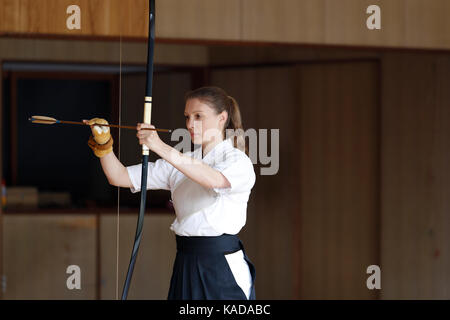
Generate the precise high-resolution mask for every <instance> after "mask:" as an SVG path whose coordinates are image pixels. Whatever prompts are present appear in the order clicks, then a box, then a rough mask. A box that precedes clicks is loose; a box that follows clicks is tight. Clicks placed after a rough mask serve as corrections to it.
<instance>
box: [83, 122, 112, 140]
mask: <svg viewBox="0 0 450 320" xmlns="http://www.w3.org/2000/svg"><path fill="white" fill-rule="evenodd" d="M95 123H97V124H108V121H106V120H105V119H102V118H93V119H91V120H89V121H88V124H89V125H90V126H91V130H92V135H93V136H94V140H95V142H97V143H98V144H105V143H107V142H108V141H109V139H110V138H111V133H110V132H109V127H103V126H93V124H95Z"/></svg>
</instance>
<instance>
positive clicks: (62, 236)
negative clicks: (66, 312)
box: [3, 214, 97, 300]
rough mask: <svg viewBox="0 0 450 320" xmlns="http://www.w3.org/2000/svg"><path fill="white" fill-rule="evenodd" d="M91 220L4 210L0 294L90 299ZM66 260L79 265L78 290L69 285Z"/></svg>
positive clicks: (92, 281)
mask: <svg viewBox="0 0 450 320" xmlns="http://www.w3.org/2000/svg"><path fill="white" fill-rule="evenodd" d="M95 228H96V219H95V216H88V215H81V216H77V215H38V216H35V215H26V214H24V215H5V217H4V229H3V232H4V235H3V241H4V242H3V247H4V252H3V254H4V258H5V260H4V274H5V276H6V279H7V289H6V292H5V294H4V298H5V299H13V300H15V299H69V300H70V299H94V298H95V296H96V263H97V257H96V250H95V248H96V237H95V232H96V231H95ZM69 265H78V266H79V267H80V269H81V289H80V290H69V289H68V288H67V287H66V280H67V278H68V277H69V274H66V269H67V267H68V266H69Z"/></svg>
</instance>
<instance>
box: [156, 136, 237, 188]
mask: <svg viewBox="0 0 450 320" xmlns="http://www.w3.org/2000/svg"><path fill="white" fill-rule="evenodd" d="M153 151H154V152H156V153H157V154H158V155H159V156H160V157H161V158H163V159H165V160H166V161H167V162H169V163H170V164H171V165H173V166H174V167H175V168H177V169H178V170H179V171H181V172H182V173H183V174H184V175H185V176H187V177H188V178H190V179H191V180H193V181H195V182H197V183H198V184H200V185H201V186H203V187H205V188H208V189H212V188H228V187H230V182H229V181H228V180H227V178H225V176H224V175H223V174H222V173H221V172H219V171H217V170H216V169H213V168H211V167H210V166H209V165H207V164H206V163H204V162H202V161H200V160H198V159H194V158H192V157H189V156H186V155H184V154H182V153H181V152H179V151H178V150H176V149H175V148H172V147H171V146H169V145H167V144H165V143H164V142H162V141H161V143H158V144H157V145H156V146H154V147H153Z"/></svg>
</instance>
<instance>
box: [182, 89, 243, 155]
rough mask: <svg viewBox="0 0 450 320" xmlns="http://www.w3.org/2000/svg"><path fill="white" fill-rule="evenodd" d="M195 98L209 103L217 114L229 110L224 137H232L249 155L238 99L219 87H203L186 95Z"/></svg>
mask: <svg viewBox="0 0 450 320" xmlns="http://www.w3.org/2000/svg"><path fill="white" fill-rule="evenodd" d="M194 98H196V99H199V100H201V101H203V102H205V103H207V104H208V105H209V106H210V107H211V108H213V109H214V110H215V111H216V113H217V114H219V113H222V112H223V111H226V112H227V114H228V117H227V121H226V123H225V125H224V128H223V131H222V135H223V138H224V139H226V138H232V139H233V145H234V147H235V148H238V149H239V150H241V151H244V152H245V153H246V154H247V155H248V149H247V146H246V145H245V138H244V127H243V125H242V117H241V111H240V109H239V105H238V103H237V101H236V99H234V98H233V97H232V96H229V95H228V94H227V93H226V92H225V91H224V90H223V89H221V88H218V87H202V88H198V89H196V90H193V91H190V92H188V93H187V94H186V95H185V101H187V100H189V99H194Z"/></svg>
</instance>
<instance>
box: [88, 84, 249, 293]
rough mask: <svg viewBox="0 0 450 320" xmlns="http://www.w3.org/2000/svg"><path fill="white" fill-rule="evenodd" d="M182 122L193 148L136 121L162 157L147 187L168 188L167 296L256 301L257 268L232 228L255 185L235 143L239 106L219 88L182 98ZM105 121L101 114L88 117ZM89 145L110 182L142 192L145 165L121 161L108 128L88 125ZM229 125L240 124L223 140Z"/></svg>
mask: <svg viewBox="0 0 450 320" xmlns="http://www.w3.org/2000/svg"><path fill="white" fill-rule="evenodd" d="M185 102H186V104H185V110H184V115H185V118H186V127H187V129H188V130H189V133H190V136H191V139H192V141H193V143H194V144H196V145H201V148H197V149H196V150H195V151H194V152H186V153H184V154H183V153H180V152H179V151H177V150H175V149H174V148H172V147H171V146H169V145H167V144H165V143H164V142H163V141H162V140H161V139H160V138H159V136H158V134H157V132H156V131H150V130H142V129H143V128H154V126H152V125H148V124H142V123H139V124H138V125H137V134H136V136H137V138H138V139H139V144H141V145H142V144H145V145H146V146H147V147H148V148H149V149H150V150H152V151H153V152H155V153H156V154H158V155H159V156H160V157H161V159H158V160H157V161H156V162H154V163H149V166H148V189H166V190H170V191H171V195H172V200H173V204H174V208H175V212H176V219H175V221H174V222H173V224H172V225H171V227H170V229H171V230H173V231H174V233H175V235H176V243H177V255H176V258H175V263H174V266H173V273H172V278H171V282H170V289H169V294H168V299H255V289H254V280H255V268H254V266H253V264H252V263H251V261H250V260H249V259H248V257H247V255H246V254H245V251H244V247H243V245H242V242H241V241H240V240H239V238H238V237H237V233H238V232H239V231H240V230H241V228H242V227H243V226H244V224H245V221H246V210H247V201H248V198H249V196H250V191H251V189H252V187H253V185H254V183H255V172H254V169H253V164H252V162H251V160H250V159H249V158H248V156H247V155H246V154H245V153H244V152H242V151H240V150H239V149H238V148H236V147H235V144H236V143H238V144H239V143H240V145H242V144H243V142H244V138H243V136H242V133H243V128H242V123H241V115H240V111H239V106H238V104H237V103H236V101H235V100H234V99H233V98H232V97H230V96H228V95H227V94H226V92H225V91H224V90H222V89H220V88H217V87H203V88H199V89H197V90H194V91H191V92H189V93H188V94H187V95H186V97H185ZM86 122H87V123H89V124H93V123H99V124H102V123H105V124H106V123H107V122H106V120H103V119H97V118H96V119H92V120H90V121H86ZM91 128H92V133H93V136H92V137H91V138H90V140H89V146H90V147H91V148H92V149H93V150H94V153H95V154H96V155H97V156H98V157H100V162H101V165H102V168H103V171H104V172H105V175H106V177H107V178H108V182H109V183H110V184H111V185H114V186H119V187H127V188H130V190H131V192H133V193H134V192H138V191H140V178H141V168H142V165H141V164H138V165H134V166H129V167H124V166H123V165H122V163H120V161H119V160H118V159H117V158H116V156H115V155H114V153H113V152H112V138H111V135H110V134H109V128H108V127H101V128H100V127H99V126H91ZM226 129H234V130H237V129H241V131H240V133H239V135H238V136H236V137H235V138H231V139H226V138H225V133H226Z"/></svg>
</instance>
